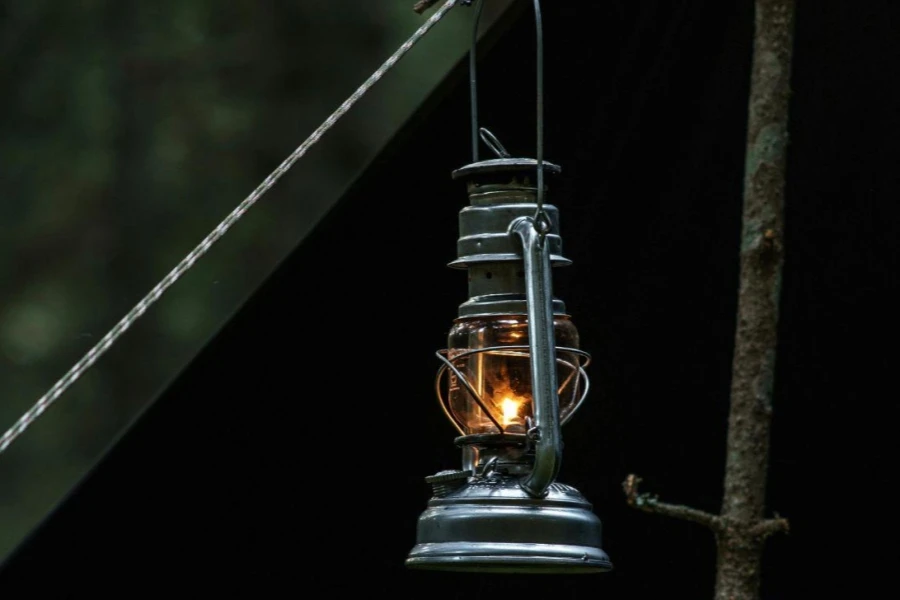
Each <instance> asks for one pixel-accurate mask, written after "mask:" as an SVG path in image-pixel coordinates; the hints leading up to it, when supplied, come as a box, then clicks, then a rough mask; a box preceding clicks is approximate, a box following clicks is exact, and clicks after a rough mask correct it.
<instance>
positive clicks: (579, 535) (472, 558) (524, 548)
mask: <svg viewBox="0 0 900 600" xmlns="http://www.w3.org/2000/svg"><path fill="white" fill-rule="evenodd" d="M416 542H417V543H416V545H415V547H414V548H413V549H412V551H410V553H409V556H408V557H407V559H406V566H408V567H411V568H416V569H429V570H444V571H477V572H487V573H548V574H549V573H602V572H604V571H609V570H610V569H612V563H611V562H610V560H609V557H608V556H607V555H606V553H605V552H604V551H603V550H602V549H601V547H600V542H601V524H600V519H599V518H597V516H596V515H595V514H594V513H593V512H591V505H590V504H589V503H588V502H587V500H585V498H584V496H582V495H581V493H580V492H579V491H578V490H576V489H575V488H573V487H571V486H567V485H563V484H561V483H553V484H551V486H550V489H549V491H548V494H547V496H546V497H545V498H542V499H537V498H533V497H531V496H529V495H528V494H527V493H526V492H525V491H524V490H522V489H521V488H520V487H519V477H518V476H510V475H504V474H498V473H495V474H493V475H492V476H490V477H487V478H478V477H475V478H472V479H471V480H470V481H469V482H467V483H465V484H463V485H462V486H460V487H459V488H457V489H455V490H453V491H451V492H449V493H447V494H446V495H444V496H441V497H434V498H432V499H431V500H430V501H429V502H428V507H427V508H426V510H425V511H424V512H423V513H422V515H421V516H420V517H419V522H418V528H417V540H416Z"/></svg>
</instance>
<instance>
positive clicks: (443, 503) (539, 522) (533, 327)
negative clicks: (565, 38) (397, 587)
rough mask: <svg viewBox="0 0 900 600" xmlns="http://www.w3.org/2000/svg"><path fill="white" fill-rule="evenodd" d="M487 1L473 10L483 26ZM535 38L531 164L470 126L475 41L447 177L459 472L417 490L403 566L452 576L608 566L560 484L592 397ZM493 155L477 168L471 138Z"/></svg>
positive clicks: (595, 523) (444, 392) (450, 407)
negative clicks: (456, 189) (569, 282)
mask: <svg viewBox="0 0 900 600" xmlns="http://www.w3.org/2000/svg"><path fill="white" fill-rule="evenodd" d="M482 5H483V3H479V4H478V6H477V11H478V12H477V13H476V18H475V28H476V31H477V27H478V15H480V11H481V7H482ZM534 8H535V17H536V23H537V33H538V36H537V42H538V56H537V58H538V60H537V67H538V73H537V75H538V78H537V92H538V97H537V100H538V102H537V106H538V115H537V133H538V135H537V137H538V143H537V158H536V159H530V158H512V157H510V155H509V153H508V152H507V151H506V149H505V148H504V147H503V146H502V144H500V142H499V141H498V140H497V138H496V137H494V135H493V134H491V133H490V132H489V131H488V130H486V129H483V128H479V127H478V116H477V115H478V113H477V93H476V76H475V42H474V40H475V35H473V44H472V49H471V53H470V63H469V66H470V71H471V77H470V82H471V86H472V89H471V99H472V154H473V162H472V163H471V164H469V165H466V166H464V167H462V168H460V169H458V170H456V171H454V172H453V178H454V179H457V180H462V181H464V182H465V183H466V188H467V190H468V196H469V204H468V205H467V206H465V207H464V208H463V209H462V210H461V211H460V213H459V233H460V236H459V240H458V242H457V253H458V257H457V259H456V260H454V261H453V262H451V263H450V266H451V267H454V268H459V269H466V270H467V271H468V275H469V277H468V281H469V284H468V285H469V299H468V300H467V301H466V302H464V303H463V304H461V305H460V307H459V314H458V316H457V318H456V319H455V321H454V322H453V326H452V327H451V329H450V332H449V335H448V342H447V348H446V349H444V350H441V351H438V353H437V356H438V358H439V359H440V362H441V366H440V368H439V369H438V373H437V377H436V388H437V396H438V399H439V401H440V405H441V407H442V408H443V410H444V413H445V414H446V415H447V417H448V418H449V419H450V421H451V422H452V423H453V425H454V426H455V427H456V429H457V431H458V432H459V434H460V435H459V436H458V437H457V438H456V440H455V442H456V445H457V446H459V447H460V448H461V451H462V465H461V468H460V469H451V470H444V471H440V472H438V473H436V474H434V475H431V476H430V477H426V478H425V481H426V482H427V483H430V484H431V486H432V490H433V497H432V498H431V499H430V500H429V501H428V506H427V508H426V509H425V511H424V512H423V513H422V514H421V516H420V517H419V521H418V526H417V539H416V545H415V546H414V547H413V549H412V550H411V551H410V553H409V556H408V557H407V559H406V564H407V566H409V567H413V568H421V569H438V570H453V571H487V572H540V573H570V572H578V573H585V572H586V573H591V572H594V573H597V572H604V571H608V570H610V569H611V568H612V563H611V562H610V560H609V557H608V556H607V555H606V553H605V552H604V551H603V549H602V548H601V538H602V535H601V534H602V531H601V529H602V528H601V523H600V519H599V518H598V517H597V516H596V515H595V514H594V513H593V512H592V506H591V504H590V503H589V502H588V501H587V500H586V499H585V498H584V496H583V495H582V494H581V493H580V492H579V491H578V490H576V489H575V488H573V487H572V486H569V485H565V484H563V483H560V482H558V481H557V480H556V478H557V474H558V472H559V468H560V462H561V459H562V436H561V428H562V426H563V425H564V424H565V423H566V422H568V421H569V419H571V418H572V416H573V415H574V414H575V412H576V411H577V410H578V407H579V406H581V403H582V402H583V401H584V399H585V397H586V396H587V393H588V387H589V385H588V384H589V380H588V376H587V373H586V371H585V367H587V365H588V363H589V362H590V356H589V355H588V353H586V352H584V351H583V350H581V349H580V348H579V339H578V330H577V329H576V327H575V324H574V322H573V321H572V319H571V317H570V316H569V315H568V314H567V313H566V308H565V305H564V303H563V302H562V301H561V300H559V299H557V298H554V297H553V286H552V275H551V270H552V268H553V267H556V266H562V265H567V264H569V263H570V261H569V260H568V259H566V258H565V257H564V256H563V254H562V240H561V238H560V235H559V212H558V210H557V208H556V207H555V206H553V205H550V204H547V203H546V202H545V201H544V196H545V193H546V186H545V184H544V178H545V174H557V173H559V172H560V168H559V166H557V165H554V164H552V163H548V162H546V161H544V160H543V58H542V53H543V40H542V31H541V14H540V3H539V2H538V0H534ZM479 137H480V138H481V140H483V141H484V142H485V143H486V144H487V145H488V146H489V147H490V148H491V149H492V150H493V151H494V152H495V154H496V155H497V158H495V159H490V160H484V161H480V160H479V159H478V147H479V146H478V139H479Z"/></svg>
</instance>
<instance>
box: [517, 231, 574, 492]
mask: <svg viewBox="0 0 900 600" xmlns="http://www.w3.org/2000/svg"><path fill="white" fill-rule="evenodd" d="M509 233H510V235H517V236H518V237H519V238H520V239H521V240H522V258H523V259H524V263H525V296H526V301H527V304H528V346H529V349H530V353H531V381H532V393H533V395H534V407H533V410H534V427H533V428H532V430H531V431H529V437H530V438H531V439H532V440H533V443H534V448H535V451H534V468H533V469H532V470H531V473H529V474H528V475H526V476H525V477H524V478H523V479H522V480H521V481H520V482H519V485H520V486H521V487H522V489H523V490H525V492H527V493H528V494H529V495H530V496H532V497H534V498H543V497H545V496H546V495H547V493H548V491H549V488H550V484H551V483H553V481H554V480H555V479H556V476H557V474H558V473H559V466H560V463H561V462H562V434H561V427H560V424H559V396H558V392H557V390H558V386H557V381H556V379H557V378H556V342H555V339H554V334H553V282H552V279H551V273H550V269H551V265H550V244H549V243H547V242H546V238H544V236H542V235H541V233H540V231H538V229H537V228H536V227H535V220H534V218H532V217H519V218H517V219H515V220H514V221H513V222H512V223H510V225H509Z"/></svg>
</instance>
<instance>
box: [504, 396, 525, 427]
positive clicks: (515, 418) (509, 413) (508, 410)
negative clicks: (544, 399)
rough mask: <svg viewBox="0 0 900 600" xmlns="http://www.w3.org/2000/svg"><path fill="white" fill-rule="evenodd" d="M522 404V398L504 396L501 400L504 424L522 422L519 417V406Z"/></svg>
mask: <svg viewBox="0 0 900 600" xmlns="http://www.w3.org/2000/svg"><path fill="white" fill-rule="evenodd" d="M521 406H522V401H521V400H513V399H512V398H504V399H503V400H502V401H501V402H500V410H501V411H502V412H503V421H502V423H503V425H504V426H506V425H510V424H512V423H513V422H521V418H519V408H520V407H521Z"/></svg>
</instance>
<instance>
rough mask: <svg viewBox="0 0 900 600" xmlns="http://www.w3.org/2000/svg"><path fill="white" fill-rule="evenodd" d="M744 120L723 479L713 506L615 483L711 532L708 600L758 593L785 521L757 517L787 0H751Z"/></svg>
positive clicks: (775, 253) (633, 483)
mask: <svg viewBox="0 0 900 600" xmlns="http://www.w3.org/2000/svg"><path fill="white" fill-rule="evenodd" d="M755 9H756V16H755V34H754V41H753V66H752V74H751V80H750V98H749V106H748V109H749V110H748V112H749V114H748V120H747V150H746V158H745V171H744V190H743V194H744V205H743V215H742V223H743V228H742V233H741V250H740V261H741V266H740V283H739V292H738V307H737V327H736V331H735V342H734V357H733V361H732V379H731V404H730V413H729V419H728V438H727V454H726V462H725V485H724V494H723V500H722V509H721V512H720V514H719V515H718V516H716V515H710V514H707V513H704V512H702V511H697V510H695V509H692V508H688V507H684V506H677V505H671V504H665V503H661V502H659V501H658V500H657V498H656V497H655V496H650V495H647V494H641V493H640V492H639V490H638V484H639V483H640V478H638V477H636V476H634V475H629V477H628V479H626V480H625V482H624V483H623V487H624V489H625V494H626V499H627V501H628V503H629V504H631V505H632V506H635V507H636V508H639V509H641V510H644V511H647V512H654V513H660V514H665V515H668V516H674V517H678V518H682V519H687V520H690V521H694V522H698V523H701V524H704V525H707V526H708V527H710V529H712V530H713V532H714V533H715V535H716V542H717V545H718V558H717V566H716V588H715V598H716V600H756V599H757V598H759V593H760V582H761V572H760V567H761V562H762V553H763V546H764V542H765V539H766V538H767V537H768V536H769V535H772V534H773V533H776V532H779V531H787V529H788V521H787V520H786V519H781V518H775V519H766V518H765V497H766V476H767V469H768V461H769V430H770V425H771V419H772V388H773V381H774V377H775V348H776V343H777V338H778V303H779V298H780V292H781V289H780V288H781V270H782V265H783V263H784V243H783V233H784V222H783V206H784V182H785V167H786V155H787V140H788V131H787V123H788V106H789V101H790V77H791V54H792V46H793V25H794V0H756V4H755Z"/></svg>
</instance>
